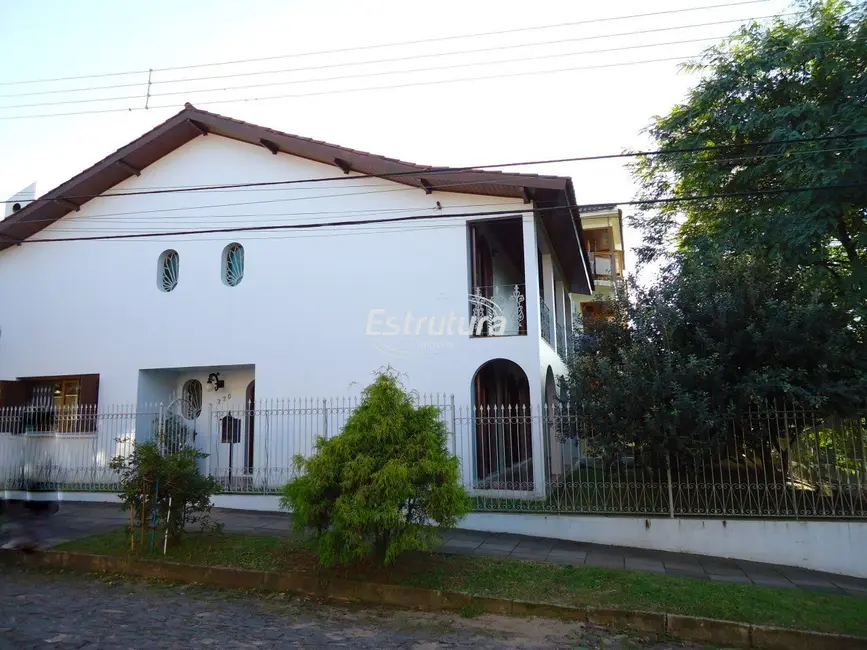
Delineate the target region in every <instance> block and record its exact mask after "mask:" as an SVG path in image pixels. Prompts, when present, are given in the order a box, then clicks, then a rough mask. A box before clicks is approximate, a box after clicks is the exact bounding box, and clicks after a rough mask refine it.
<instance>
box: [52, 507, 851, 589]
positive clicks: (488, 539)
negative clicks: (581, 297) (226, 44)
mask: <svg viewBox="0 0 867 650" xmlns="http://www.w3.org/2000/svg"><path fill="white" fill-rule="evenodd" d="M213 518H214V519H215V520H217V521H220V522H222V523H223V524H224V525H225V530H226V531H227V532H245V533H255V534H259V535H285V534H288V532H289V530H288V529H289V516H288V515H286V514H279V513H266V512H249V511H237V510H217V509H215V510H214V511H213ZM127 521H128V515H125V514H124V513H123V512H122V511H121V510H120V508H119V507H118V506H116V505H111V504H100V503H69V502H67V503H64V504H63V505H62V506H61V508H60V512H59V513H57V514H56V515H54V516H53V517H52V518H51V520H50V523H49V525H48V529H49V532H48V539H47V540H46V544H47V545H54V544H58V543H60V542H61V541H66V540H69V539H75V538H80V537H85V536H87V535H92V534H94V533H98V532H104V531H107V530H113V529H115V528H118V527H119V526H123V525H125V524H126V523H127ZM439 551H440V552H442V553H452V554H460V555H477V556H487V557H509V558H512V559H517V560H531V561H535V562H555V563H558V564H574V565H580V566H594V567H607V568H612V569H626V570H633V571H644V572H649V573H659V574H665V575H670V576H680V577H688V578H696V579H700V580H716V581H723V582H738V583H743V584H757V585H763V586H766V587H781V588H788V589H805V590H809V591H821V592H827V593H836V594H848V595H852V596H861V597H867V580H863V579H859V578H850V577H846V576H840V575H836V574H831V573H821V572H818V571H808V570H807V569H799V568H796V567H788V566H780V565H775V564H762V563H758V562H746V561H743V560H728V559H723V558H718V557H709V556H704V555H690V554H686V553H671V552H665V551H649V550H644V549H636V548H625V547H616V546H600V545H595V544H584V543H580V542H565V541H560V540H554V539H548V538H544V537H527V536H522V535H510V534H502V533H482V532H474V531H468V530H448V531H445V532H444V533H443V545H442V546H441V547H440V548H439Z"/></svg>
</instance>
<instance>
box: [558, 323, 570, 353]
mask: <svg viewBox="0 0 867 650" xmlns="http://www.w3.org/2000/svg"><path fill="white" fill-rule="evenodd" d="M555 329H556V331H557V354H559V355H560V358H561V359H563V360H564V361H565V360H566V358H567V356H568V355H567V353H566V328H565V327H564V326H563V325H560V324H557V326H556V328H555Z"/></svg>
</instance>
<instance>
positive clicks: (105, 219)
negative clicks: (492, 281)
mask: <svg viewBox="0 0 867 650" xmlns="http://www.w3.org/2000/svg"><path fill="white" fill-rule="evenodd" d="M856 149H859V147H848V148H843V149H836V148H832V149H818V150H809V151H795V152H791V151H786V152H780V153H772V154H762V155H761V156H759V157H761V158H771V157H780V156H791V155H808V154H820V153H836V152H839V151H854V150H856ZM755 157H756V156H750V157H743V156H741V157H737V158H723V159H717V160H706V161H698V162H696V163H693V164H705V163H721V162H738V161H742V160H750V159H753V158H755ZM474 182H475V181H472V182H467V183H448V184H445V185H439V186H437V187H438V189H452V188H456V187H460V186H463V185H467V184H472V183H474ZM393 186H394V184H393V183H389V184H387V185H381V186H379V187H389V188H392V189H388V190H375V191H364V192H353V193H342V194H325V195H316V196H305V197H292V198H286V199H273V200H271V199H269V200H263V201H241V202H235V203H223V204H210V205H193V206H182V207H174V208H153V209H148V210H132V211H128V212H114V213H111V212H109V213H101V214H93V215H84V216H75V215H66V216H65V217H63V219H64V221H65V222H74V221H90V222H93V223H108V224H129V223H131V222H132V223H134V222H137V221H140V222H147V223H149V224H152V223H154V222H155V221H156V222H166V223H175V224H176V223H179V222H182V223H184V222H186V223H196V220H214V219H227V220H243V219H245V218H249V217H258V218H259V219H260V220H262V219H263V218H268V219H276V218H283V217H287V216H323V215H328V216H334V215H341V214H344V215H345V214H371V213H372V214H385V213H388V212H399V211H402V210H403V209H404V208H390V209H381V208H368V209H362V210H325V211H308V212H275V213H267V214H263V213H244V212H239V213H234V214H213V213H208V214H184V215H178V216H169V217H166V218H165V219H159V218H155V217H152V216H144V215H150V214H164V213H167V212H173V213H174V212H187V211H193V210H195V211H201V210H210V209H212V208H224V207H236V206H248V205H260V204H263V203H267V204H273V203H284V202H290V201H307V200H315V199H330V198H340V197H343V196H358V195H363V194H382V193H390V192H414V191H417V190H418V188H416V187H401V188H394V187H393ZM263 189H272V190H273V189H275V188H263ZM295 189H309V188H295ZM237 191H240V190H237ZM487 205H490V204H488V203H474V204H461V205H452V206H448V207H449V209H454V208H461V209H464V208H481V207H485V206H487ZM432 209H433V208H432ZM118 217H121V218H118ZM124 217H125V218H124ZM55 221H56V219H28V221H27V222H28V223H38V222H52V223H53V222H55ZM55 230H56V231H60V230H62V229H60V228H57V229H55ZM116 230H124V229H123V228H118V229H116Z"/></svg>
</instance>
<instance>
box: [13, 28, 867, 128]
mask: <svg viewBox="0 0 867 650" xmlns="http://www.w3.org/2000/svg"><path fill="white" fill-rule="evenodd" d="M725 36H726V35H721V36H707V37H702V38H692V39H684V40H680V41H665V42H662V43H643V44H639V45H625V46H620V47H612V48H603V49H595V50H581V51H578V52H558V53H555V54H541V55H538V56H525V57H519V58H514V59H500V60H497V61H473V62H469V63H452V64H448V65H439V66H429V67H426V68H410V69H403V70H380V71H377V72H363V73H360V74H347V75H340V76H335V77H319V78H309V79H290V80H287V81H268V82H262V83H255V84H244V85H240V86H225V87H220V88H216V87H212V88H195V89H190V90H177V91H171V92H167V93H151V94H150V95H149V97H150V98H155V97H172V96H177V95H185V96H187V95H195V94H200V93H218V92H232V91H237V90H250V89H254V88H273V87H277V86H292V85H296V84H310V83H325V82H329V81H344V80H347V79H352V80H354V79H363V78H368V77H383V76H391V75H400V74H412V73H425V72H437V71H442V70H456V69H462V68H473V67H479V66H496V65H502V64H506V63H526V62H528V61H542V60H550V59H562V58H568V57H574V56H586V55H593V54H606V53H611V52H624V51H627V50H640V49H649V48H654V47H669V46H673V45H685V44H691V43H700V42H704V41H719V40H721V39H724V38H725ZM847 40H851V41H863V40H867V39H864V38H861V39H857V38H856V39H847ZM840 42H842V41H841V40H825V41H812V42H805V43H803V44H804V45H828V44H831V43H840ZM686 58H690V57H671V58H667V59H655V60H651V61H635V62H631V63H611V64H602V65H598V66H582V67H577V68H567V69H565V70H540V71H529V72H523V73H508V74H503V75H494V76H486V77H475V78H473V79H445V80H439V81H431V82H417V83H412V84H406V85H408V86H415V85H428V84H435V83H456V82H460V81H470V80H474V79H475V80H479V79H493V78H499V77H511V76H521V75H531V74H536V73H538V74H548V73H551V72H564V71H568V70H588V69H594V68H606V67H617V66H621V65H637V64H640V63H653V62H656V61H669V60H680V59H686ZM400 87H403V86H402V85H395V86H387V88H400ZM384 88H386V87H380V88H358V89H344V90H330V91H323V92H321V93H315V92H314V93H305V94H303V95H279V96H275V97H263V98H254V99H252V100H251V99H247V98H237V99H226V100H213V101H208V102H204V104H221V103H232V102H237V101H258V100H261V99H279V98H283V97H301V96H312V95H317V94H332V93H341V92H357V91H364V90H377V89H380V90H381V89H384ZM130 99H140V95H126V96H122V97H103V98H87V99H70V100H61V101H55V102H35V103H30V104H12V105H8V106H0V110H3V109H9V108H35V107H41V106H61V105H68V104H92V103H101V102H112V101H125V100H130ZM167 107H168V106H162V107H154V108H167ZM23 117H36V116H23Z"/></svg>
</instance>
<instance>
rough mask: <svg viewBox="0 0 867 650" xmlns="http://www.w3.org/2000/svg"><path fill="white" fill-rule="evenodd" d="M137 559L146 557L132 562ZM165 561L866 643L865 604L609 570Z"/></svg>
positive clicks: (231, 538) (477, 562)
mask: <svg viewBox="0 0 867 650" xmlns="http://www.w3.org/2000/svg"><path fill="white" fill-rule="evenodd" d="M137 546H138V547H139V548H140V545H137ZM57 550H62V551H72V552H79V553H92V554H97V555H112V556H129V555H130V554H131V552H130V540H129V537H128V534H127V533H126V531H124V530H117V531H113V532H109V533H103V534H100V535H94V536H93V537H88V538H84V539H81V540H76V541H72V542H67V543H65V544H62V545H60V546H58V547H57ZM136 556H140V557H150V556H148V555H146V554H142V555H140V554H139V553H136ZM153 557H155V558H156V559H160V558H162V557H163V556H162V554H160V555H158V556H153ZM166 559H169V560H172V561H176V562H186V563H191V564H201V565H208V566H225V567H237V568H244V569H255V570H259V571H276V572H289V571H292V572H303V573H311V574H312V573H315V574H317V575H322V576H332V577H340V578H349V579H354V580H369V581H373V582H381V583H393V584H401V585H408V586H414V587H425V588H430V589H443V590H448V591H457V592H463V593H468V594H473V595H476V596H489V597H497V598H510V599H516V600H530V601H536V602H548V603H556V604H562V605H579V606H580V605H595V606H603V607H604V606H610V607H621V608H626V609H640V610H645V611H657V612H667V613H672V614H687V615H693V616H704V617H708V618H717V619H728V620H733V621H742V622H747V623H757V624H765V625H776V626H781V627H792V628H800V629H807V630H813V631H819V632H837V633H844V634H854V635H859V636H867V598H858V597H855V596H840V595H834V594H821V593H814V592H806V591H801V590H795V589H773V588H769V587H759V586H756V585H743V584H733V583H727V582H708V581H704V580H696V579H691V578H676V577H670V576H664V575H656V574H649V573H638V572H631V571H622V570H616V569H603V568H596V567H584V566H566V565H558V564H541V563H535V562H523V561H520V560H509V559H494V558H483V557H471V556H464V555H440V554H436V553H406V554H404V555H402V556H401V557H400V558H398V561H397V562H395V564H394V565H392V566H391V567H388V568H382V567H376V566H373V565H369V564H364V565H360V566H355V567H339V568H331V569H323V568H321V567H319V565H318V564H317V561H316V557H315V556H314V555H313V554H312V553H311V552H310V551H308V550H307V549H306V548H304V546H303V544H301V543H300V542H298V541H297V540H292V539H287V538H284V537H269V536H260V535H244V534H236V533H191V534H188V535H187V536H186V537H185V538H184V540H183V542H182V543H181V545H180V546H178V547H175V548H170V549H169V552H168V554H167V556H166Z"/></svg>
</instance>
